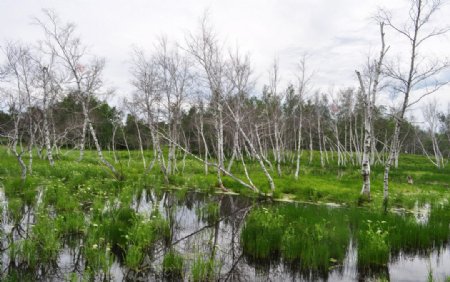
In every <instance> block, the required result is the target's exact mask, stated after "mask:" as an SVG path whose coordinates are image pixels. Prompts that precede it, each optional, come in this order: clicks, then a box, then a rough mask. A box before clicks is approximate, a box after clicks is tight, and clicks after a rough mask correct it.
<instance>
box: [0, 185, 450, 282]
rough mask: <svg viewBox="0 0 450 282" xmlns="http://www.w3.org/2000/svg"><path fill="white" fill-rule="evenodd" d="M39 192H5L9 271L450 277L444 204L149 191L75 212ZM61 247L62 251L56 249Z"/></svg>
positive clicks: (30, 276) (5, 267) (448, 215)
mask: <svg viewBox="0 0 450 282" xmlns="http://www.w3.org/2000/svg"><path fill="white" fill-rule="evenodd" d="M42 197H43V196H42V191H41V192H40V193H38V194H37V196H36V199H35V202H36V203H35V204H34V205H32V206H27V205H23V206H21V207H20V208H19V210H20V212H17V211H15V210H17V208H15V207H13V206H14V205H16V203H13V202H8V200H7V199H6V198H5V195H4V193H3V191H1V192H0V201H1V208H2V222H1V224H2V229H1V230H2V233H1V235H2V260H1V263H2V264H1V266H2V278H3V279H9V280H55V281H60V280H79V279H80V278H89V279H92V280H97V281H101V280H112V281H124V280H129V281H149V280H151V281H153V280H167V281H173V280H186V281H188V280H189V281H194V280H197V281H202V280H221V281H304V280H314V281H317V280H327V281H356V280H360V281H362V280H368V279H372V278H373V279H386V280H393V281H425V280H427V279H428V278H429V277H432V278H433V279H436V280H437V281H445V279H447V277H448V276H450V246H449V241H448V240H449V238H450V228H449V222H450V208H449V206H448V205H446V204H443V205H437V206H434V207H432V206H430V205H417V207H416V209H415V211H414V212H406V211H401V210H399V211H396V212H390V213H388V214H384V213H381V212H372V211H369V210H366V209H362V208H356V207H354V208H345V207H336V206H326V205H311V204H300V203H274V202H268V201H258V200H256V199H251V198H246V197H241V196H236V195H225V194H206V193H195V192H187V191H176V192H173V191H172V192H169V191H160V192H157V193H155V192H152V191H151V190H143V191H142V192H141V193H139V194H138V195H134V196H133V198H132V199H131V201H130V203H131V204H130V206H129V207H123V206H122V205H121V204H120V203H119V202H118V201H117V200H116V201H114V200H108V201H107V203H106V204H105V205H104V206H103V207H102V208H101V209H96V207H95V205H92V206H91V207H89V208H87V209H86V213H85V214H84V215H82V216H81V217H80V218H78V217H76V218H75V219H70V220H69V219H68V218H64V219H60V218H59V215H58V214H57V213H56V212H55V211H53V212H52V211H51V210H50V213H44V215H43V214H42V213H43V212H42V211H41V210H40V208H39V206H40V205H41V202H42ZM46 218H47V219H46ZM136 218H139V220H138V221H136V220H135V219H136ZM37 219H39V223H37ZM46 220H48V221H55V222H58V220H60V221H61V222H63V223H65V224H67V225H77V224H78V225H80V227H79V228H78V229H74V230H81V231H79V232H71V233H70V236H66V235H64V236H62V235H58V234H61V233H58V232H56V233H55V232H51V230H50V229H49V227H48V226H52V225H51V223H48V224H49V225H45V224H43V223H40V222H41V221H42V222H46ZM133 220H134V221H133ZM96 222H101V224H100V223H98V224H97V223H96ZM57 226H58V228H59V229H62V227H61V226H63V225H61V224H60V225H57ZM67 228H69V227H67ZM34 233H36V234H40V233H42V238H45V239H42V238H41V237H36V236H38V235H33V234H34ZM52 234H53V235H52ZM55 234H56V235H55ZM92 234H94V235H92ZM55 236H56V237H55ZM33 240H34V241H33ZM36 241H39V243H35V244H33V242H36ZM52 252H54V253H55V257H56V259H51V258H50V257H51V256H50V255H48V254H51V253H52ZM34 256H38V257H34Z"/></svg>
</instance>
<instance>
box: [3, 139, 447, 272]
mask: <svg viewBox="0 0 450 282" xmlns="http://www.w3.org/2000/svg"><path fill="white" fill-rule="evenodd" d="M104 153H105V156H106V157H107V159H108V160H109V161H110V162H111V163H113V164H114V165H115V167H116V168H117V170H118V171H119V173H120V175H121V177H120V178H116V177H115V176H114V175H112V174H111V172H110V171H109V170H108V169H107V168H106V167H105V166H104V165H102V164H101V163H100V162H99V161H98V159H97V157H96V155H95V152H94V151H86V153H85V158H84V160H83V161H81V162H78V161H76V160H77V158H78V152H77V151H65V150H63V151H62V154H60V155H56V156H55V159H56V164H55V166H54V167H50V166H49V164H48V162H47V161H46V160H43V159H39V158H38V157H37V155H36V154H35V156H34V162H33V173H32V174H31V175H30V174H29V175H28V176H27V179H26V181H25V182H22V181H21V180H20V171H19V166H18V164H17V160H16V159H15V157H14V156H13V155H12V154H10V153H9V152H8V149H7V148H6V147H4V146H1V147H0V159H1V165H0V186H1V187H2V188H3V189H4V192H5V196H6V198H7V200H8V205H7V213H8V216H9V218H10V219H11V221H12V222H13V223H14V224H16V225H17V224H18V223H19V222H21V220H23V219H24V217H25V216H26V213H25V212H26V211H27V210H29V209H34V210H36V211H37V216H36V218H35V221H36V222H35V225H34V226H33V228H32V229H31V231H30V236H29V237H27V238H21V239H19V240H17V241H14V242H13V243H11V246H10V248H9V250H8V252H9V253H10V254H11V256H12V257H14V258H16V259H17V261H20V262H21V263H22V264H21V265H22V266H23V267H24V268H25V269H37V268H38V267H40V266H42V265H43V264H51V263H54V262H55V260H56V257H57V254H58V252H59V251H60V250H61V248H62V246H64V245H65V244H66V243H67V242H70V241H75V242H76V241H77V240H82V241H83V247H82V248H81V252H82V256H83V258H84V259H85V260H86V261H87V264H86V265H87V266H86V269H85V272H86V273H91V274H92V275H94V276H95V275H96V274H98V273H107V272H108V271H109V269H110V267H111V264H112V262H113V261H114V260H115V259H118V260H120V261H123V263H124V264H125V265H126V266H127V267H128V268H129V269H130V270H132V271H134V272H140V271H141V270H142V269H143V264H145V261H146V258H149V257H150V256H151V253H152V250H153V249H154V248H155V246H157V245H158V244H161V245H164V244H166V243H167V241H168V240H169V238H171V235H172V234H170V229H169V225H168V222H167V221H166V220H165V219H164V218H163V217H162V216H161V215H160V214H158V213H157V212H153V213H152V215H151V217H150V218H145V217H144V216H142V215H140V214H137V213H136V211H134V210H133V209H130V208H129V207H130V206H131V204H132V202H133V199H134V198H135V197H136V195H141V194H142V191H143V190H147V191H152V192H153V193H155V194H157V195H160V193H161V191H165V190H166V189H177V190H176V191H177V192H176V193H177V195H178V196H179V197H184V196H185V195H186V191H187V190H195V191H201V192H207V193H211V192H216V191H217V186H218V185H217V176H216V173H215V170H214V168H213V167H210V170H209V173H208V174H207V175H205V173H204V166H203V164H202V163H200V162H199V161H197V160H195V159H192V158H190V157H187V158H186V165H185V169H184V172H181V167H182V164H181V156H179V160H178V161H179V166H178V167H179V170H180V171H179V172H177V173H175V174H174V175H171V176H170V177H169V184H166V183H164V178H163V177H162V174H161V172H160V168H159V167H158V165H155V167H154V168H153V170H152V171H151V172H150V173H149V174H145V173H144V171H145V169H144V167H143V165H142V161H141V157H140V155H139V154H140V153H139V152H137V151H132V152H131V160H130V161H129V160H128V152H124V151H120V152H117V155H118V158H119V162H118V163H114V160H113V157H112V153H110V152H106V151H105V152H104ZM27 157H28V155H26V156H25V155H24V161H25V162H26V163H27V162H28V160H27ZM146 158H147V159H148V160H150V159H152V158H153V156H152V155H151V152H146ZM307 158H308V154H303V156H302V165H301V171H300V176H299V179H298V180H296V179H295V178H294V176H293V171H294V169H295V164H291V163H284V164H283V166H282V170H283V175H282V176H276V173H275V172H274V171H272V172H271V174H272V175H273V177H274V182H275V184H276V187H277V189H276V191H275V193H274V195H273V196H274V197H275V198H280V199H285V198H289V199H293V200H296V201H307V202H315V203H324V202H336V203H340V204H342V205H344V206H346V207H348V208H349V209H348V210H345V212H344V211H340V210H337V209H327V208H325V210H324V211H322V210H320V211H318V210H315V209H311V208H307V209H306V208H304V209H302V208H301V207H299V208H298V209H300V212H299V211H297V210H295V209H292V208H291V207H290V206H288V207H277V208H275V209H272V208H269V209H268V210H264V209H262V208H261V209H256V210H254V211H252V212H251V213H250V215H249V217H248V219H247V222H246V227H245V229H244V231H243V233H242V235H241V236H242V239H243V241H244V242H245V243H244V245H243V248H244V251H245V253H246V255H247V256H248V257H249V259H252V260H254V261H261V260H264V259H267V258H277V257H278V258H281V259H283V260H284V261H286V262H287V263H288V264H290V265H297V266H298V267H300V268H308V269H312V270H313V271H315V272H327V271H328V269H329V268H332V267H337V266H339V265H341V264H342V260H343V259H344V257H345V253H346V251H347V248H348V244H349V241H348V239H349V238H350V237H353V238H355V242H358V244H359V245H358V247H360V248H362V249H361V253H360V254H359V255H358V260H359V261H360V262H363V263H362V265H385V264H386V247H385V246H384V245H382V244H373V242H376V240H379V241H380V242H381V241H383V242H386V246H387V249H388V257H395V256H397V255H399V253H400V252H410V253H414V252H419V251H420V252H424V251H425V252H426V251H428V250H431V249H432V248H433V247H435V246H442V245H443V244H444V242H447V241H448V236H449V230H448V224H447V225H446V224H445V223H443V222H445V220H447V223H448V222H449V220H450V219H449V218H448V216H447V215H448V214H450V211H449V210H448V205H442V206H439V203H445V202H447V203H448V202H449V199H450V188H449V184H450V168H444V169H441V170H438V169H436V168H435V167H434V166H433V165H432V164H431V163H429V162H428V161H427V160H426V158H424V157H422V156H414V155H402V156H401V158H400V166H399V168H398V169H395V168H394V169H392V173H391V179H390V189H391V190H390V201H389V205H390V208H398V207H403V208H406V209H408V210H411V209H412V208H413V207H414V205H415V204H416V203H417V204H418V205H419V206H420V205H422V204H424V203H431V204H432V205H433V212H432V214H431V216H430V218H429V220H428V224H427V225H418V224H416V223H415V222H414V221H413V220H412V219H411V218H409V219H408V218H403V217H400V216H396V215H392V214H391V213H389V214H388V215H384V214H382V213H381V210H382V197H383V196H382V184H383V167H381V166H374V167H373V168H372V197H371V199H372V200H371V201H370V202H365V203H364V204H363V205H364V208H363V209H357V208H356V207H357V206H358V202H359V201H358V200H359V191H360V189H361V176H360V168H359V167H354V166H351V165H349V166H347V167H339V166H337V164H336V163H333V162H332V163H330V164H327V165H326V167H325V168H322V167H321V166H320V162H319V157H318V152H314V161H313V162H312V163H311V164H309V163H308V160H307ZM330 159H331V158H330ZM335 160H336V158H335ZM211 161H212V162H213V161H214V160H211ZM246 162H247V168H248V170H249V173H250V176H251V178H252V180H253V182H254V184H255V185H256V186H257V187H258V188H259V189H260V190H261V191H262V192H263V193H268V192H269V186H268V183H267V179H266V178H265V176H264V174H263V173H262V172H261V170H260V167H259V165H258V163H256V162H255V161H250V160H246ZM232 173H233V174H235V175H236V176H237V177H239V178H241V179H245V175H244V173H243V168H242V164H241V163H240V162H235V163H234V166H233V168H232ZM408 175H410V176H412V177H413V179H414V185H409V184H407V181H406V177H407V176H408ZM223 183H224V185H225V187H226V188H228V189H230V190H232V191H234V192H237V193H240V194H241V195H246V196H251V197H254V198H255V199H256V198H257V197H259V196H260V195H255V194H254V193H253V192H251V191H250V190H249V189H247V188H245V187H242V186H241V185H240V184H239V183H238V182H236V181H234V180H233V179H231V178H230V177H226V176H224V177H223ZM40 192H42V199H41V202H40V203H39V204H38V203H37V197H38V195H40ZM318 209H319V208H318ZM349 211H351V212H350V215H349ZM196 212H197V215H198V216H199V218H201V220H203V221H204V222H206V223H208V224H212V223H213V222H215V221H216V220H217V219H219V217H220V209H219V206H218V205H217V204H216V203H208V204H206V205H205V206H202V207H200V208H198V210H197V211H196ZM316 213H317V214H316ZM299 214H300V215H301V216H299ZM367 219H369V220H372V222H373V224H375V223H377V224H378V222H382V221H386V222H387V223H386V232H387V233H386V234H387V235H383V236H378V235H380V234H378V233H377V231H378V229H374V228H375V227H374V225H371V226H369V225H368V224H367V221H366V220H367ZM431 230H434V231H433V232H431ZM330 231H332V232H330ZM382 234H385V233H382ZM377 236H378V237H377ZM404 238H408V239H407V240H405V239H404ZM300 239H301V240H300ZM75 245H76V244H75ZM312 246H314V247H312ZM380 246H381V247H380ZM71 248H73V249H74V248H75V246H71ZM364 252H367V254H365V253H364ZM374 253H379V255H377V256H376V257H375V259H372V258H370V255H372V254H374ZM169 254H170V253H169ZM171 255H173V257H170V256H168V257H167V267H166V269H172V268H171V267H173V268H176V269H178V268H179V258H178V257H176V256H175V254H171ZM169 265H171V267H169ZM190 270H191V272H190V273H191V277H190V278H192V279H193V280H195V279H197V278H198V279H199V280H202V279H206V278H209V277H212V276H214V275H215V274H216V272H217V265H216V262H214V261H211V260H209V259H204V258H197V259H196V260H194V263H193V264H192V267H191V269H190ZM174 272H177V271H175V270H174ZM14 275H17V273H13V272H11V277H15V276H14ZM214 277H215V276H214ZM4 278H5V279H7V278H8V277H4Z"/></svg>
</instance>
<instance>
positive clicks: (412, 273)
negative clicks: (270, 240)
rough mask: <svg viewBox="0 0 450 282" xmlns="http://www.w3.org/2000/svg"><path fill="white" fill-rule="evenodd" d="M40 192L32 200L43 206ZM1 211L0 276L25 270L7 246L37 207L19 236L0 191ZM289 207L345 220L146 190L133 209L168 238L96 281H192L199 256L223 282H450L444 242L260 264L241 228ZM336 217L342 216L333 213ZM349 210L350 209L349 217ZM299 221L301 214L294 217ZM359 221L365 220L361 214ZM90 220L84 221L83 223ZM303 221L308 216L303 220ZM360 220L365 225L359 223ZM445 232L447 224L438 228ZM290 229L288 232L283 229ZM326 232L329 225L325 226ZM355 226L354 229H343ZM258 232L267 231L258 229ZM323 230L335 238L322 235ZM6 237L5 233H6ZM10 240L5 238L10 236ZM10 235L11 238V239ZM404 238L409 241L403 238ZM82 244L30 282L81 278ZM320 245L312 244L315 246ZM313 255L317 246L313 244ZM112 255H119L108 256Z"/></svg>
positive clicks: (423, 212)
mask: <svg viewBox="0 0 450 282" xmlns="http://www.w3.org/2000/svg"><path fill="white" fill-rule="evenodd" d="M41 194H42V193H39V194H38V197H37V199H36V201H41V199H40V198H41V197H42V195H41ZM0 200H1V205H2V222H1V224H2V237H3V239H2V245H3V246H2V260H1V262H2V264H1V267H2V277H7V275H8V273H9V272H11V271H18V272H26V271H27V269H26V268H25V269H23V268H21V267H22V266H21V264H20V263H18V262H16V261H12V260H11V257H10V255H11V252H10V250H8V242H10V241H11V240H20V239H21V237H22V236H25V235H24V234H27V232H28V230H30V226H32V225H33V222H34V213H35V211H34V209H33V208H28V209H27V208H25V210H24V212H23V217H22V219H21V220H20V225H21V227H20V231H19V232H16V233H14V232H13V233H14V234H11V229H12V225H11V222H12V219H11V218H9V215H8V212H7V210H8V209H7V207H8V201H7V200H6V199H5V196H4V193H3V192H1V193H0ZM280 206H289V209H290V210H293V211H294V212H295V210H296V209H299V210H302V211H305V210H308V209H314V211H315V213H319V214H320V213H321V212H324V213H326V214H327V215H331V216H334V215H335V216H337V217H342V216H344V217H345V216H346V215H345V214H346V209H347V208H345V207H338V206H332V205H329V206H327V205H323V206H317V205H308V204H300V203H273V202H268V201H259V200H255V199H250V198H246V197H241V196H235V195H224V194H204V193H195V192H181V191H180V192H159V193H157V194H155V193H153V192H149V191H146V190H144V191H143V192H142V193H140V194H139V195H135V196H134V198H133V201H132V205H131V208H132V209H133V210H135V211H136V212H137V213H139V214H142V215H143V216H144V217H151V216H152V211H154V210H155V209H157V210H159V212H160V213H161V215H162V216H163V217H164V218H165V219H166V220H167V221H168V223H169V227H170V238H169V240H168V241H167V242H160V243H158V244H157V245H156V246H155V247H154V248H152V250H151V253H149V254H148V255H147V256H146V258H145V260H144V262H143V266H142V267H141V268H140V271H139V272H136V271H131V270H129V269H127V267H126V266H125V265H124V263H123V255H124V254H120V252H117V253H115V255H114V256H113V261H112V264H111V265H110V268H109V270H108V273H104V274H103V275H97V276H93V277H94V280H112V281H124V280H130V281H155V280H157V281H161V280H179V279H183V280H192V276H191V274H190V273H191V271H192V264H193V261H195V259H196V258H197V257H199V256H201V257H206V258H213V260H214V267H213V268H214V272H215V275H214V276H213V277H214V278H211V279H212V280H221V281H222V280H223V281H305V280H314V281H317V280H324V281H358V280H359V281H363V280H368V279H378V278H381V279H387V280H392V281H426V280H427V279H428V278H429V277H430V276H432V277H433V279H435V280H436V281H445V279H447V277H448V276H450V246H449V243H448V239H449V238H448V237H447V238H444V239H442V238H441V239H434V240H435V241H433V243H432V244H431V245H432V246H431V247H427V248H423V246H422V245H420V244H418V245H417V247H415V244H406V245H407V247H406V245H405V247H404V249H402V248H403V247H400V249H397V250H396V251H395V254H394V253H391V254H390V256H389V260H388V262H387V263H386V264H384V265H383V264H382V265H368V266H366V267H364V266H363V267H362V266H361V265H360V264H359V263H358V243H357V239H356V237H355V236H352V235H349V236H348V238H347V241H348V242H347V243H345V244H343V246H344V247H343V248H345V252H344V255H343V259H341V260H339V259H338V260H335V259H333V261H332V263H331V265H330V266H329V267H328V268H327V269H325V270H324V269H323V268H322V269H319V270H318V268H317V267H311V268H308V265H305V264H302V263H301V261H299V260H290V261H287V260H285V259H284V258H283V256H282V255H281V254H280V253H278V252H273V253H270V256H269V257H267V258H265V259H258V258H255V257H254V256H252V255H251V254H248V253H246V251H245V248H243V242H242V240H243V238H242V236H241V235H242V234H241V233H242V230H243V228H245V226H246V220H247V218H248V217H249V214H251V213H252V212H253V211H254V210H261V209H264V211H266V210H269V212H270V211H271V209H277V208H278V207H280ZM430 210H431V209H430V207H429V206H428V205H418V206H417V207H416V208H415V211H414V212H412V213H409V212H408V213H406V212H402V211H399V215H398V216H399V218H406V219H408V220H410V219H413V220H415V221H416V222H417V223H418V224H420V225H423V226H426V225H427V224H428V217H429V216H430ZM335 211H339V212H335ZM353 212H354V211H353ZM298 216H299V217H302V213H301V212H299V215H298ZM362 217H364V216H362ZM85 220H86V221H89V216H87V217H86V219H85ZM304 220H305V222H307V221H308V218H304ZM361 220H363V221H364V220H365V219H364V218H363V219H361ZM442 224H443V225H444V226H447V228H448V225H449V222H443V223H442ZM286 228H287V227H286ZM327 228H328V227H327ZM348 228H352V227H350V226H349V227H348ZM261 232H264V231H263V230H261ZM325 232H333V230H332V229H327V230H325ZM8 234H9V235H8ZM8 236H9V237H8ZM11 236H12V237H13V238H12V239H11ZM405 240H407V238H405ZM83 244H84V241H83V238H82V237H75V238H72V239H71V240H65V241H64V243H63V244H62V245H63V247H62V248H61V249H60V251H59V255H58V259H57V261H56V262H55V263H53V264H51V265H41V266H40V267H39V268H38V269H37V270H35V272H36V273H29V276H26V277H28V278H30V277H32V278H31V279H37V280H53V281H61V280H68V279H70V278H72V279H73V278H75V280H78V279H79V278H80V277H83V272H84V271H85V269H86V268H85V265H84V262H83V256H82V255H81V249H82V248H83ZM168 246H170V248H171V249H174V250H176V251H177V252H178V253H179V254H181V256H182V257H183V261H184V263H183V269H182V275H181V276H178V277H177V278H173V277H172V278H170V277H166V276H164V275H163V269H162V261H163V258H164V256H165V254H166V252H167V249H168ZM318 247H320V246H317V248H318ZM313 249H314V246H313ZM111 252H113V253H114V252H116V250H114V249H113V250H112V251H111Z"/></svg>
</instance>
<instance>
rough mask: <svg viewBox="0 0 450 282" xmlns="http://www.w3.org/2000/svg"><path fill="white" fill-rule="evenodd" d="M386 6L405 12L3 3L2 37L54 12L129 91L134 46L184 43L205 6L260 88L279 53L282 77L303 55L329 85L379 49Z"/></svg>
mask: <svg viewBox="0 0 450 282" xmlns="http://www.w3.org/2000/svg"><path fill="white" fill-rule="evenodd" d="M383 6H384V7H387V8H389V9H391V10H393V14H394V15H397V14H398V15H400V14H403V15H406V16H407V11H408V1H388V0H378V1H359V0H340V1H329V0H301V1H300V0H283V1H277V0H246V1H242V0H227V1H219V0H211V1H207V0H184V1H175V0H166V1H155V0H153V1H148V0H133V1H118V0H96V1H88V0H77V1H75V0H72V1H58V0H42V1H36V0H21V1H17V0H2V1H1V2H0V27H1V28H0V40H3V39H20V40H22V41H34V40H36V39H37V38H39V37H40V36H41V35H42V33H41V32H40V30H39V29H38V28H37V27H36V26H32V25H30V22H31V17H32V16H40V15H41V9H42V8H50V9H53V10H55V11H56V12H57V13H58V14H59V15H60V17H61V18H62V19H63V20H64V21H71V22H75V23H76V24H77V27H78V33H79V34H80V35H81V37H82V40H83V42H84V43H85V44H87V45H89V46H91V49H90V50H91V52H92V53H94V54H96V55H99V56H103V57H105V58H106V61H107V66H106V69H105V78H106V80H107V83H108V85H109V86H110V87H115V88H117V89H118V92H119V93H122V94H127V93H129V92H130V91H131V88H130V86H129V84H128V82H129V74H128V69H129V66H128V64H127V60H128V58H129V55H130V50H131V46H132V45H137V46H141V47H143V48H147V49H151V48H152V47H153V44H154V42H155V40H156V38H157V37H158V36H160V35H162V34H165V35H167V36H168V37H169V39H176V40H181V41H182V40H183V38H184V35H185V34H186V32H187V31H194V30H195V29H196V28H197V23H198V19H199V18H200V16H201V15H202V14H203V11H204V10H205V9H206V8H208V9H209V11H210V13H211V19H212V21H213V23H214V25H215V27H216V29H217V31H218V32H219V34H220V36H221V38H223V39H225V40H226V42H227V43H228V44H229V45H235V43H236V42H237V43H238V44H239V45H240V46H241V47H242V48H243V49H244V50H245V51H247V52H250V53H251V58H252V63H253V66H254V69H255V76H256V77H258V79H259V81H258V85H259V86H261V85H262V84H264V83H265V81H266V80H267V70H268V68H269V66H270V64H271V63H272V62H273V59H274V57H278V58H279V63H280V68H281V70H282V73H281V75H282V78H283V79H284V82H285V83H286V82H287V81H289V80H293V73H294V72H295V66H296V63H297V61H298V59H299V57H300V56H301V54H303V53H305V52H306V53H308V54H310V62H309V63H310V68H311V70H314V71H315V73H316V75H315V80H314V82H315V84H316V85H317V86H318V87H321V88H322V89H326V88H327V87H330V86H334V87H346V86H352V85H354V86H356V79H355V77H354V70H355V69H356V68H360V67H361V66H362V65H363V64H364V62H365V58H366V56H367V55H368V54H369V53H371V54H377V52H378V48H379V47H378V46H379V33H378V26H377V25H376V23H374V21H373V20H372V16H373V15H374V14H375V11H376V9H377V7H383ZM448 14H450V7H449V5H446V6H444V7H443V8H442V10H441V11H440V12H439V16H438V17H436V20H435V21H434V22H433V24H436V25H440V26H445V25H450V19H449V18H448V17H445V15H448ZM399 18H400V17H399ZM386 40H387V42H388V44H389V45H391V49H390V50H389V55H390V56H394V57H395V56H400V57H401V56H404V55H405V54H406V52H405V48H406V46H407V45H405V43H404V41H401V40H400V37H399V36H398V35H397V34H394V33H392V32H391V31H388V30H387V38H386ZM421 52H422V54H424V55H427V54H432V55H434V56H442V57H443V56H449V53H450V40H449V38H448V37H446V38H440V39H436V40H432V41H430V42H428V44H427V45H424V46H423V47H422V50H421ZM446 93H448V88H443V89H442V90H441V91H440V93H439V94H438V95H437V97H438V99H441V100H442V101H443V103H444V101H445V104H447V102H448V101H450V99H448V98H447V96H449V95H446Z"/></svg>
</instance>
